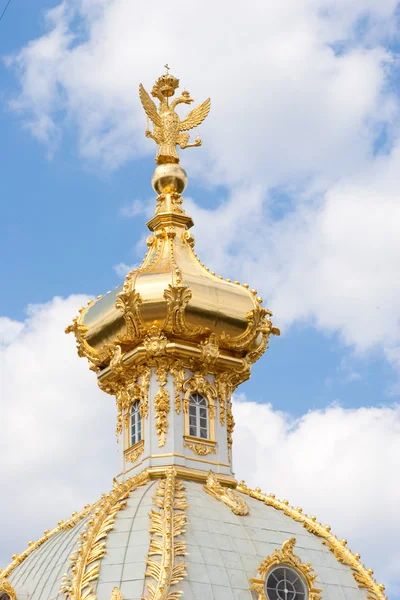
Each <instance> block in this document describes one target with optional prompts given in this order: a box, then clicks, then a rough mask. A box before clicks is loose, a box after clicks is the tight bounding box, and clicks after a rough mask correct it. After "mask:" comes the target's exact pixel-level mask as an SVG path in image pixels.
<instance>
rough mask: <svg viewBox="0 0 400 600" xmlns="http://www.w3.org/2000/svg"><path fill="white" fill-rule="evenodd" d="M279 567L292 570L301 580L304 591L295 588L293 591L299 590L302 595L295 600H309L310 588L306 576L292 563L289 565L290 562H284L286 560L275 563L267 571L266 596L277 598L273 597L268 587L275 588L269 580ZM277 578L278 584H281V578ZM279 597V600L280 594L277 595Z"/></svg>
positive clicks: (297, 578) (272, 599) (271, 598)
mask: <svg viewBox="0 0 400 600" xmlns="http://www.w3.org/2000/svg"><path fill="white" fill-rule="evenodd" d="M279 569H286V570H287V571H289V572H291V573H292V574H293V575H295V576H296V580H299V581H300V582H301V585H302V588H303V589H302V591H301V592H300V590H293V591H294V592H299V593H301V594H302V595H301V596H299V597H296V598H294V599H293V600H309V588H308V585H307V582H306V581H305V580H304V577H303V575H302V573H300V571H299V570H298V569H296V568H294V567H293V566H292V565H289V564H287V563H284V562H282V563H280V564H276V565H274V566H273V567H271V569H269V570H268V572H267V573H266V576H265V582H264V592H265V596H266V598H267V600H275V599H274V598H273V597H271V594H270V592H269V591H268V587H270V588H271V589H272V590H274V588H272V586H268V581H269V579H270V577H271V575H274V572H275V571H278V570H279ZM275 579H276V580H277V585H278V584H279V580H278V578H277V577H276V576H275ZM289 581H290V580H289ZM290 583H291V584H293V583H294V582H290ZM270 591H271V590H270ZM291 591H292V590H291ZM296 596H297V594H296ZM277 599H278V600H279V597H278V596H277Z"/></svg>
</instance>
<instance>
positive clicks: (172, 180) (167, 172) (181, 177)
mask: <svg viewBox="0 0 400 600" xmlns="http://www.w3.org/2000/svg"><path fill="white" fill-rule="evenodd" d="M187 182H188V178H187V175H186V171H184V170H183V169H182V167H180V166H179V165H178V164H176V163H167V164H164V165H158V167H156V169H155V171H154V173H153V177H152V178H151V185H152V186H153V190H154V191H155V192H157V193H158V194H172V193H176V194H182V192H183V191H184V190H185V188H186V186H187Z"/></svg>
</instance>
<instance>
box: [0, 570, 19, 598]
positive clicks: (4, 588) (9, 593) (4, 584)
mask: <svg viewBox="0 0 400 600" xmlns="http://www.w3.org/2000/svg"><path fill="white" fill-rule="evenodd" d="M4 595H5V596H6V598H7V597H8V600H17V595H16V593H15V590H14V588H13V586H12V585H11V583H10V582H9V581H7V579H5V578H3V577H2V576H1V573H0V598H3V597H4Z"/></svg>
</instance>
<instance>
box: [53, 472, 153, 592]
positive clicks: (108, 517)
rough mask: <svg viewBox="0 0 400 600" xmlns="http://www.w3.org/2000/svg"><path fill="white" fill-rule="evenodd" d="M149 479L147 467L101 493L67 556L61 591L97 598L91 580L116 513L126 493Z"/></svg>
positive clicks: (123, 506) (96, 570)
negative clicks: (66, 571) (67, 561)
mask: <svg viewBox="0 0 400 600" xmlns="http://www.w3.org/2000/svg"><path fill="white" fill-rule="evenodd" d="M148 481H150V477H149V475H148V473H147V472H146V471H144V472H143V473H141V474H140V475H136V476H135V477H132V478H131V479H128V480H127V481H125V482H123V483H118V482H116V483H115V487H114V488H113V489H112V491H111V492H110V493H109V494H107V495H104V496H103V497H102V498H101V500H100V503H99V505H98V506H97V508H96V510H95V511H94V512H93V515H92V517H91V518H90V519H89V521H88V525H87V527H86V528H85V530H84V531H83V532H82V533H81V534H80V536H79V541H78V549H77V551H76V552H74V553H73V554H72V555H71V557H70V570H69V572H68V573H66V574H65V575H64V577H63V579H62V582H61V588H60V592H59V593H60V594H64V595H65V596H66V597H67V598H74V600H96V594H95V593H94V591H93V587H92V585H93V582H94V581H96V580H97V578H98V576H99V571H100V559H101V558H103V556H104V555H105V553H106V538H107V535H108V534H109V532H110V531H111V530H112V529H113V527H114V523H115V519H116V516H117V514H118V512H119V511H120V510H122V509H123V508H125V505H126V500H127V498H128V496H129V494H130V493H131V492H132V491H133V490H134V489H136V488H137V487H139V486H140V485H144V484H145V483H147V482H148Z"/></svg>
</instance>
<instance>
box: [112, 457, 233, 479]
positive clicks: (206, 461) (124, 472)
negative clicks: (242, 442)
mask: <svg viewBox="0 0 400 600" xmlns="http://www.w3.org/2000/svg"><path fill="white" fill-rule="evenodd" d="M173 456H176V457H178V458H184V459H186V460H192V461H194V462H201V463H205V464H207V465H214V466H216V467H228V468H229V469H230V468H231V465H229V464H227V463H219V462H214V461H212V460H205V459H204V458H193V457H190V456H185V455H184V454H173V453H168V454H149V455H148V456H145V457H144V458H142V460H141V461H140V463H138V464H137V465H134V466H133V467H131V468H130V469H127V470H126V471H121V473H118V475H116V477H121V475H126V473H129V472H130V471H132V469H137V468H138V467H140V465H142V464H143V463H144V462H145V461H146V460H149V459H150V458H172V457H173ZM168 466H171V465H168ZM175 466H176V467H179V466H183V465H175ZM149 468H151V467H149ZM162 468H163V469H166V468H167V466H163V467H162ZM187 468H188V469H189V468H191V467H187ZM204 477H205V479H206V478H207V473H206V472H205V473H204Z"/></svg>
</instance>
